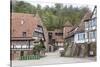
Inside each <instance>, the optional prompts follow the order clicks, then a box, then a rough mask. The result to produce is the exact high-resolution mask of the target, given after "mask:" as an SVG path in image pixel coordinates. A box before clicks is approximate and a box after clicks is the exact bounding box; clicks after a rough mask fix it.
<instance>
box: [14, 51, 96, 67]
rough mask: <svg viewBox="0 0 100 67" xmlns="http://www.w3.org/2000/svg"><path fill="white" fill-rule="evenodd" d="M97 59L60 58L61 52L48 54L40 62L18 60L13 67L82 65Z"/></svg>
mask: <svg viewBox="0 0 100 67" xmlns="http://www.w3.org/2000/svg"><path fill="white" fill-rule="evenodd" d="M94 61H96V58H95V57H92V58H91V57H87V58H71V57H60V55H59V52H58V51H56V52H50V53H46V57H44V58H41V59H40V60H26V61H25V60H22V61H20V60H16V61H12V66H13V67H23V66H33V65H44V64H46V65H47V64H64V63H82V62H94Z"/></svg>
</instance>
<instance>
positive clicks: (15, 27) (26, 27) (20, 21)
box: [11, 13, 40, 37]
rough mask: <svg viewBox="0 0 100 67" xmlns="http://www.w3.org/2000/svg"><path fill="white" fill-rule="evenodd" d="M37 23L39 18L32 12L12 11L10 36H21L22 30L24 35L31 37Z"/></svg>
mask: <svg viewBox="0 0 100 67" xmlns="http://www.w3.org/2000/svg"><path fill="white" fill-rule="evenodd" d="M38 24H40V23H39V20H38V19H37V17H35V16H33V15H32V14H25V13H12V16H11V37H23V36H22V32H26V37H32V34H33V32H34V30H35V28H36V27H37V25H38Z"/></svg>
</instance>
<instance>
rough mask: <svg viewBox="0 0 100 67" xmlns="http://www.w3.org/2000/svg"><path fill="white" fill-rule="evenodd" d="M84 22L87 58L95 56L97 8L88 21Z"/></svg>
mask: <svg viewBox="0 0 100 67" xmlns="http://www.w3.org/2000/svg"><path fill="white" fill-rule="evenodd" d="M84 22H85V34H86V37H87V39H86V40H87V43H88V47H89V53H88V54H89V56H96V40H97V39H96V38H97V7H96V6H95V7H94V10H93V12H92V14H91V17H90V19H87V20H84Z"/></svg>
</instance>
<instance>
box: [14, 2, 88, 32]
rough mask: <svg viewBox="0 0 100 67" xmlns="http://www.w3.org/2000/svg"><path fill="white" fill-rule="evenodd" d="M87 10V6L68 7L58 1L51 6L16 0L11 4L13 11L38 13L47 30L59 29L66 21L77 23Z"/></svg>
mask: <svg viewBox="0 0 100 67" xmlns="http://www.w3.org/2000/svg"><path fill="white" fill-rule="evenodd" d="M87 11H89V8H87V7H82V8H79V7H73V6H72V5H70V6H69V7H68V6H67V5H63V4H60V3H56V4H55V6H52V7H49V6H48V5H47V6H45V7H41V5H40V4H38V5H37V6H34V5H31V4H29V3H26V2H23V1H18V2H16V4H14V5H13V12H20V13H31V14H36V13H38V14H39V16H40V18H41V20H42V21H43V24H44V25H45V26H46V28H47V30H54V29H61V28H63V26H64V24H65V23H66V22H67V21H69V22H70V23H71V24H72V25H76V24H79V23H80V21H81V19H82V17H83V16H84V14H85V13H86V12H87Z"/></svg>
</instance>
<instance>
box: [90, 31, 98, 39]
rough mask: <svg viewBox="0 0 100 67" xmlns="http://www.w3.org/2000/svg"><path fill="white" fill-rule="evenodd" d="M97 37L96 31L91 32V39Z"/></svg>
mask: <svg viewBox="0 0 100 67" xmlns="http://www.w3.org/2000/svg"><path fill="white" fill-rule="evenodd" d="M94 38H96V31H93V32H89V39H94Z"/></svg>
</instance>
